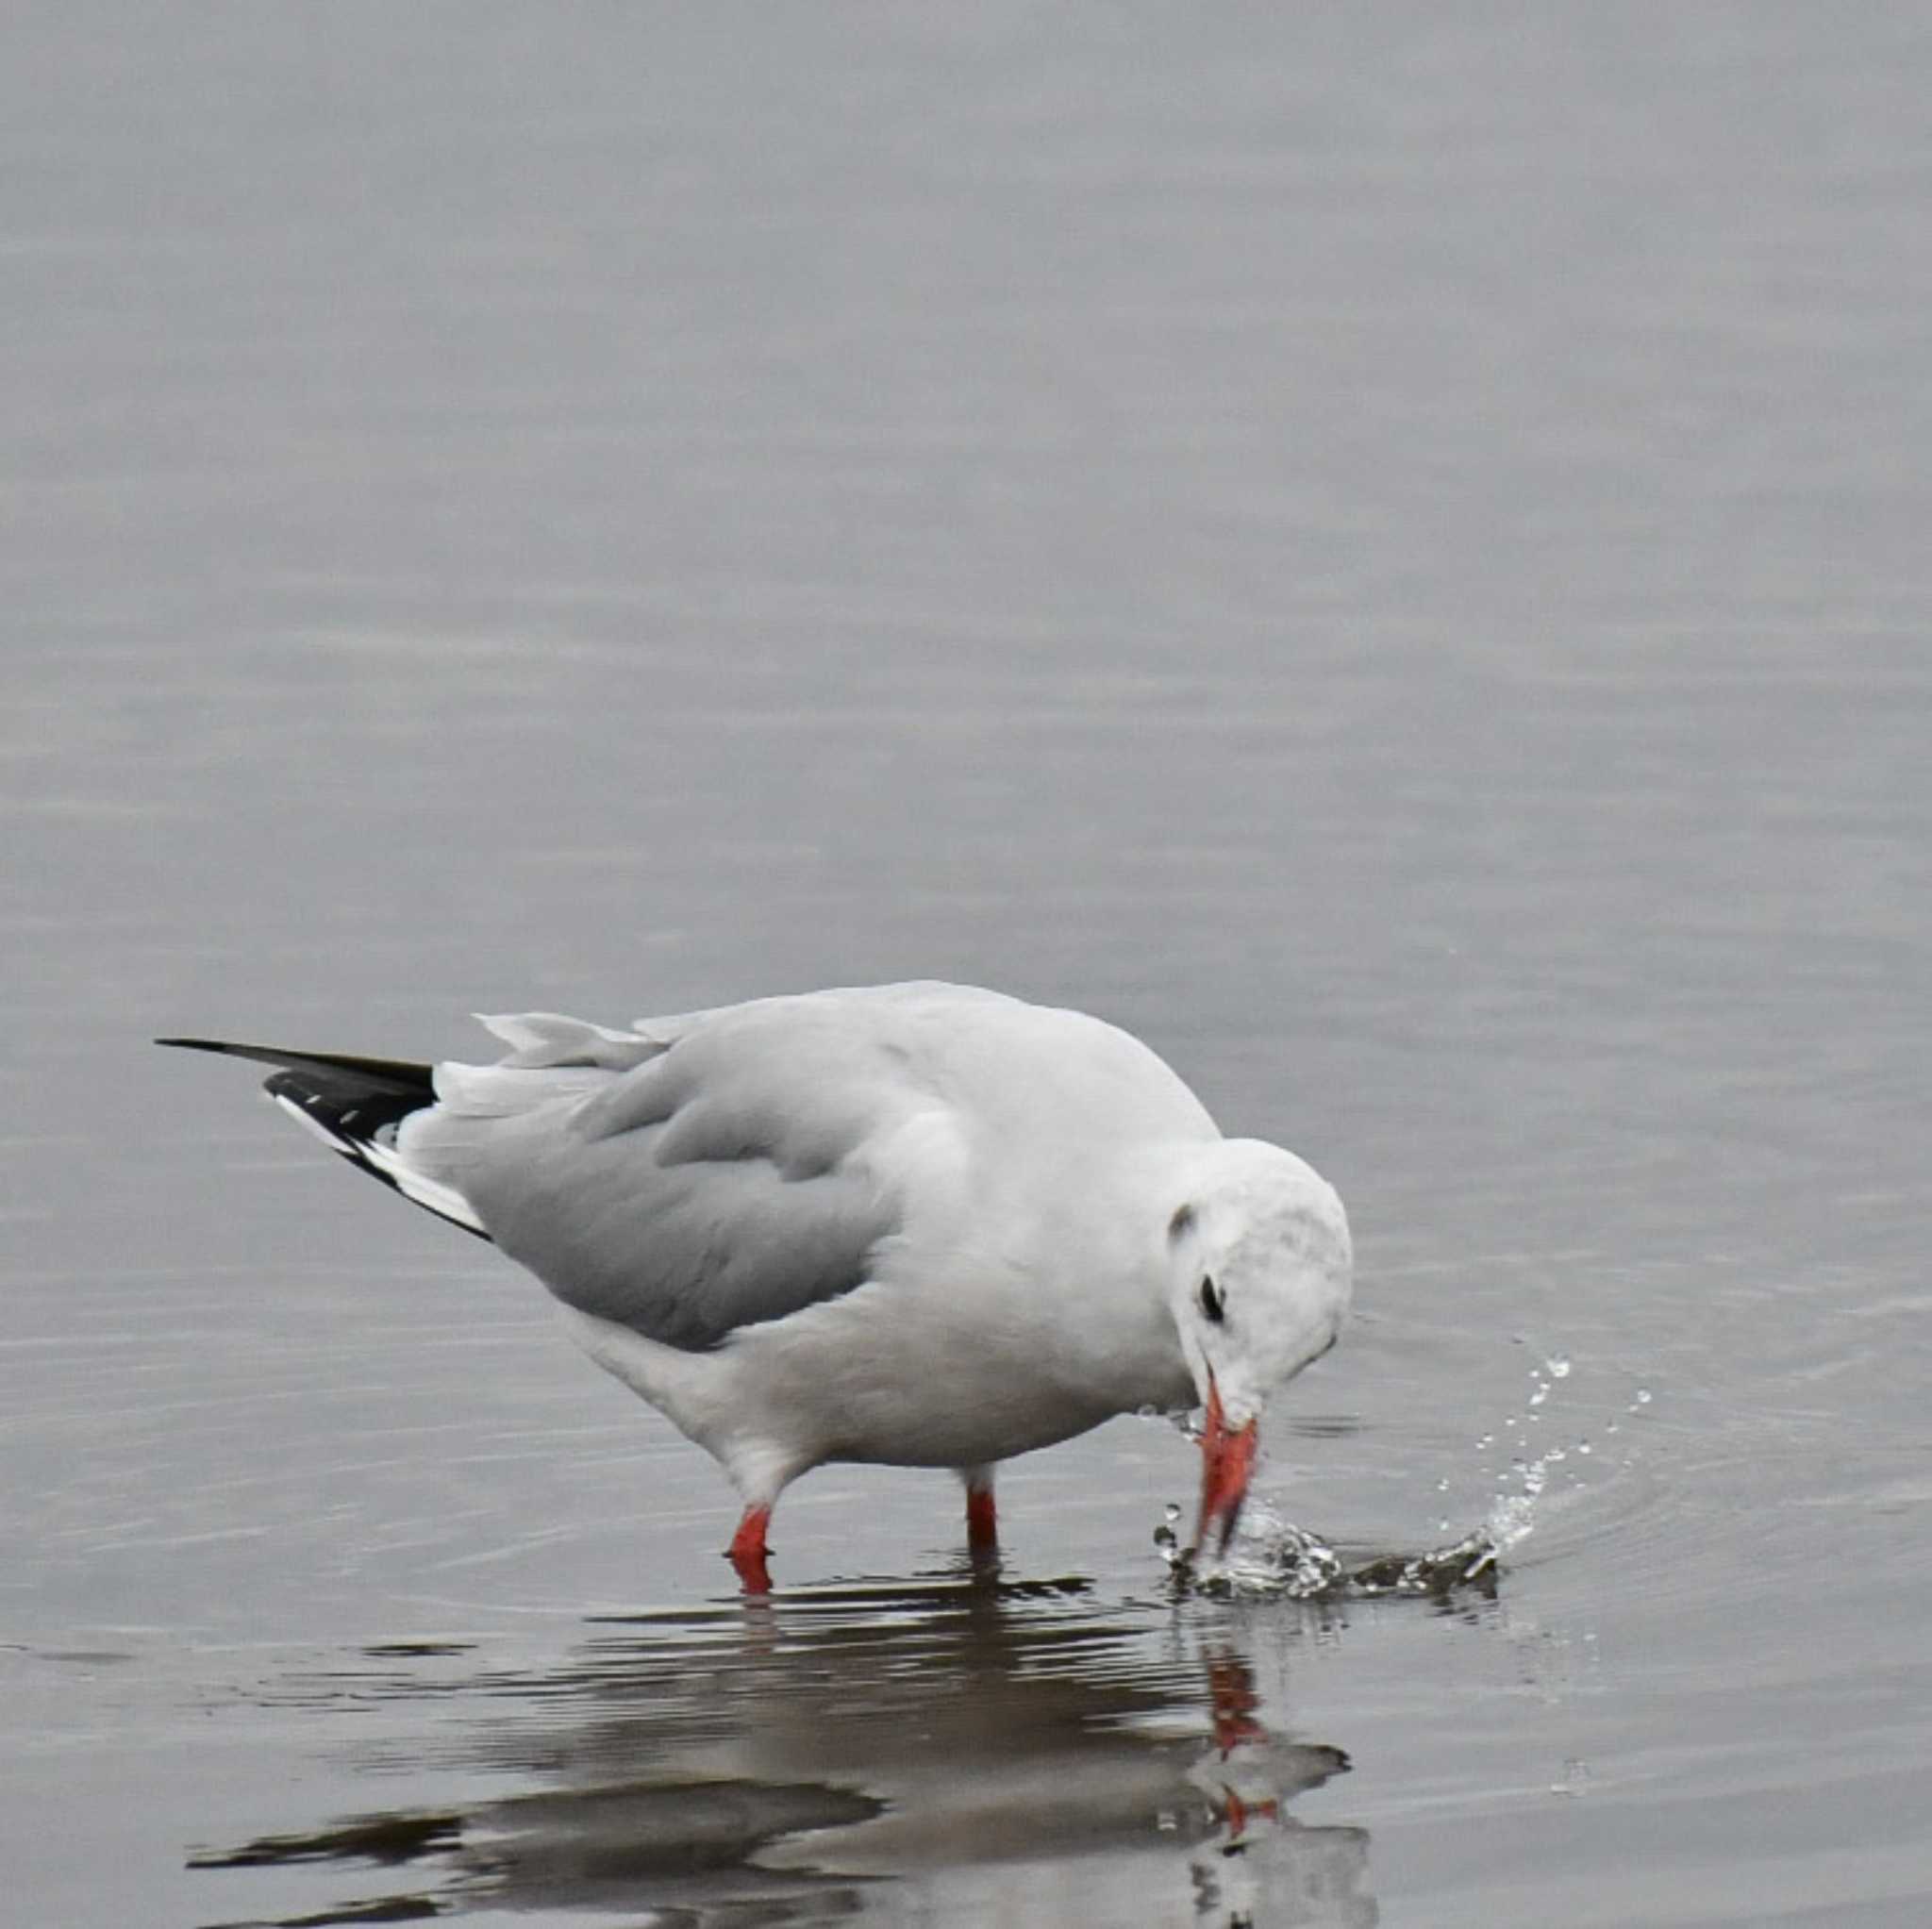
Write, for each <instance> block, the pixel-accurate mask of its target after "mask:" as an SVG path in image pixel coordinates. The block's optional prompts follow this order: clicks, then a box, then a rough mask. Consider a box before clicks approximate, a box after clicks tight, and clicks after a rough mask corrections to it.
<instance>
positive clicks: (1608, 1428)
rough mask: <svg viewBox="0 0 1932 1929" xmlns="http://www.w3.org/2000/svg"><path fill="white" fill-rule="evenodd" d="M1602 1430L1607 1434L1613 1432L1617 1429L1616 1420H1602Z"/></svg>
mask: <svg viewBox="0 0 1932 1929" xmlns="http://www.w3.org/2000/svg"><path fill="white" fill-rule="evenodd" d="M1604 1431H1605V1433H1607V1434H1613V1433H1615V1432H1616V1431H1617V1422H1615V1421H1614V1420H1609V1421H1606V1422H1604Z"/></svg>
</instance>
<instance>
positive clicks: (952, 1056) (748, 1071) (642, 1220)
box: [157, 982, 1353, 1593]
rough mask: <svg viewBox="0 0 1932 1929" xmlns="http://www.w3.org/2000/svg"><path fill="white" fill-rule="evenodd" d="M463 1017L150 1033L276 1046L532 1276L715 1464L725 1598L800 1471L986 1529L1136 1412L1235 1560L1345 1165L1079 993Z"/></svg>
mask: <svg viewBox="0 0 1932 1929" xmlns="http://www.w3.org/2000/svg"><path fill="white" fill-rule="evenodd" d="M481 1022H482V1023H483V1024H484V1025H485V1026H487V1027H488V1029H489V1030H490V1031H491V1033H493V1034H494V1035H495V1037H496V1038H497V1039H499V1040H500V1041H501V1043H502V1044H503V1045H505V1046H507V1047H508V1052H507V1053H506V1054H505V1055H504V1056H502V1057H500V1058H499V1059H498V1060H497V1061H496V1062H495V1063H493V1064H488V1065H471V1064H462V1063H443V1064H439V1065H436V1066H434V1067H431V1066H428V1065H421V1064H413V1063H408V1062H406V1061H401V1060H393V1059H387V1058H371V1057H362V1056H350V1055H346V1054H341V1053H331V1052H298V1051H283V1050H280V1049H278V1048H275V1047H273V1046H263V1045H249V1044H238V1043H233V1042H229V1041H227V1040H224V1039H185V1038H177V1039H158V1040H157V1042H158V1043H160V1044H166V1045H180V1046H185V1047H188V1048H190V1049H192V1050H197V1051H205V1052H219V1053H225V1054H226V1055H228V1056H234V1057H240V1058H248V1059H255V1060H258V1061H260V1062H262V1063H266V1064H269V1065H272V1066H275V1068H276V1070H275V1075H274V1076H273V1077H271V1078H270V1079H269V1080H268V1081H267V1083H266V1089H267V1091H268V1092H269V1094H270V1095H271V1096H272V1097H273V1098H274V1099H275V1101H276V1102H277V1103H278V1104H279V1105H281V1106H283V1107H284V1108H286V1109H287V1110H288V1111H290V1112H291V1113H292V1114H293V1115H294V1117H295V1118H296V1119H298V1120H299V1121H301V1122H302V1123H304V1124H305V1125H307V1126H308V1127H309V1128H310V1129H311V1130H313V1131H314V1132H315V1133H316V1134H317V1136H319V1137H320V1138H321V1139H323V1141H324V1142H325V1144H326V1145H328V1146H329V1147H330V1148H331V1149H332V1150H333V1151H335V1152H337V1153H340V1154H341V1156H343V1157H344V1158H346V1159H348V1160H350V1161H351V1162H352V1163H353V1164H355V1165H357V1166H358V1167H359V1168H360V1169H361V1170H362V1171H364V1172H368V1173H370V1174H371V1175H372V1176H374V1177H375V1178H378V1179H381V1180H383V1181H384V1182H385V1183H386V1184H388V1185H390V1186H391V1187H393V1188H394V1189H396V1190H397V1191H399V1192H401V1193H402V1194H403V1195H404V1196H405V1197H406V1198H408V1199H409V1200H411V1201H413V1202H414V1203H415V1204H416V1205H418V1206H424V1207H425V1208H426V1209H427V1210H429V1211H431V1212H433V1213H436V1214H438V1215H439V1216H440V1217H441V1218H443V1219H446V1220H448V1221H450V1222H453V1223H454V1224H456V1225H458V1226H461V1227H462V1228H464V1230H466V1231H468V1232H471V1233H475V1234H476V1235H478V1236H479V1237H481V1238H483V1239H490V1240H492V1241H493V1242H494V1243H495V1244H496V1245H498V1246H500V1247H501V1248H502V1249H503V1251H504V1252H505V1253H507V1254H508V1256H510V1257H511V1258H512V1259H515V1260H517V1261H519V1262H520V1263H521V1264H522V1265H523V1266H525V1267H526V1268H527V1269H528V1270H529V1271H530V1272H533V1273H535V1274H536V1276H537V1277H538V1278H539V1279H540V1280H541V1282H542V1283H543V1284H544V1286H546V1287H547V1288H548V1289H550V1291H551V1293H552V1294H553V1295H554V1296H555V1298H556V1300H557V1302H558V1306H559V1307H560V1309H561V1311H562V1314H563V1317H564V1320H565V1322H567V1324H568V1325H569V1327H570V1329H571V1331H572V1334H573V1336H574V1337H575V1339H576V1340H577V1341H578V1342H579V1343H580V1344H581V1345H582V1347H583V1348H584V1350H585V1351H586V1352H587V1353H588V1354H589V1355H590V1356H591V1358H592V1359H593V1360H595V1361H596V1362H597V1364H598V1365H600V1366H602V1367H604V1368H606V1369H607V1370H608V1372H611V1373H614V1374H615V1375H616V1376H617V1377H618V1378H619V1379H620V1380H622V1381H624V1383H625V1385H626V1386H628V1387H630V1388H632V1389H634V1390H635V1391H636V1392H638V1393H639V1394H641V1396H642V1397H643V1398H644V1399H645V1400H647V1401H648V1402H649V1403H650V1404H651V1405H653V1406H655V1407H657V1408H658V1410H659V1411H660V1412H662V1413H663V1414H665V1415H666V1416H668V1418H669V1419H670V1420H671V1422H672V1423H673V1424H674V1425H675V1426H676V1427H677V1428H678V1430H679V1431H680V1432H682V1433H683V1434H684V1435H685V1436H686V1437H687V1438H690V1439H691V1440H693V1441H695V1442H696V1443H697V1444H698V1445H699V1446H701V1447H703V1448H705V1449H706V1450H707V1451H708V1453H710V1454H711V1455H713V1456H714V1457H715V1458H716V1459H717V1460H718V1461H719V1462H720V1464H721V1465H722V1466H723V1468H724V1472H725V1473H726V1474H727V1475H728V1476H729V1477H730V1479H731V1481H732V1483H733V1485H734V1486H735V1487H736V1488H737V1489H738V1492H739V1495H740V1497H741V1500H742V1502H743V1513H742V1515H741V1519H740V1522H739V1525H738V1530H737V1532H736V1534H735V1535H734V1536H733V1538H732V1540H731V1544H730V1547H729V1549H728V1550H727V1552H728V1555H729V1557H730V1559H731V1561H732V1564H733V1566H734V1568H735V1569H736V1571H737V1573H738V1576H739V1579H740V1581H741V1585H742V1587H743V1588H744V1589H745V1590H746V1591H747V1592H751V1593H763V1592H767V1591H769V1589H770V1587H771V1576H770V1570H769V1566H768V1554H769V1545H768V1539H767V1532H768V1528H769V1525H770V1522H771V1517H772V1510H773V1508H774V1506H775V1505H776V1504H777V1501H778V1497H779V1495H780V1494H781V1493H782V1492H783V1491H784V1490H785V1488H787V1487H788V1486H790V1485H791V1482H792V1481H794V1480H796V1479H797V1478H798V1477H799V1476H800V1475H801V1474H803V1473H805V1472H808V1471H809V1470H810V1469H812V1468H814V1467H818V1466H822V1465H824V1464H826V1463H827V1462H833V1461H855V1462H871V1463H877V1464H887V1465H891V1466H908V1467H933V1468H949V1469H952V1470H954V1471H955V1472H957V1473H958V1476H959V1477H960V1479H961V1480H962V1481H963V1482H964V1484H965V1488H966V1518H967V1533H968V1540H969V1544H970V1545H971V1546H972V1547H973V1548H974V1550H975V1551H979V1552H982V1553H984V1552H989V1551H991V1549H992V1548H994V1547H995V1546H996V1545H997V1534H998V1528H997V1519H996V1514H995V1507H994V1500H993V1478H994V1470H995V1469H996V1467H997V1466H998V1464H999V1463H1000V1462H1001V1461H1003V1460H1008V1459H1010V1458H1012V1457H1013V1456H1014V1455H1019V1454H1025V1453H1030V1452H1032V1451H1033V1450H1034V1449H1036V1448H1040V1447H1047V1446H1051V1445H1053V1444H1055V1443H1056V1442H1058V1441H1060V1440H1065V1439H1070V1438H1073V1437H1074V1435H1076V1434H1081V1433H1084V1432H1086V1431H1087V1430H1088V1429H1089V1428H1091V1427H1094V1426H1097V1425H1099V1424H1100V1423H1101V1422H1104V1421H1107V1420H1110V1419H1112V1418H1113V1417H1114V1416H1116V1415H1118V1414H1123V1413H1133V1412H1136V1411H1141V1410H1145V1409H1149V1408H1152V1409H1155V1410H1158V1411H1167V1410H1174V1409H1177V1408H1181V1407H1191V1406H1198V1407H1200V1408H1202V1409H1203V1411H1204V1420H1203V1423H1202V1425H1201V1428H1200V1434H1199V1438H1200V1444H1201V1452H1202V1479H1201V1504H1200V1514H1199V1524H1198V1527H1197V1530H1196V1540H1197V1542H1198V1543H1199V1544H1201V1545H1203V1546H1205V1545H1208V1543H1209V1541H1210V1539H1211V1540H1212V1541H1213V1543H1214V1544H1215V1545H1216V1546H1217V1547H1218V1548H1220V1549H1225V1547H1226V1544H1227V1541H1228V1539H1229V1538H1230V1536H1231V1535H1232V1533H1233V1531H1234V1526H1235V1522H1236V1519H1237V1517H1238V1515H1239V1513H1240V1511H1241V1503H1242V1501H1243V1499H1244V1497H1245V1495H1246V1493H1247V1489H1248V1484H1249V1480H1250V1477H1251V1475H1252V1472H1253V1468H1254V1462H1255V1455H1256V1452H1257V1439H1258V1430H1259V1422H1260V1417H1261V1413H1262V1410H1263V1407H1264V1406H1265V1405H1266V1403H1267V1400H1268V1398H1269V1396H1270V1395H1271V1394H1272V1393H1273V1392H1274V1390H1275V1389H1277V1388H1279V1387H1281V1386H1283V1385H1284V1384H1286V1383H1287V1382H1288V1381H1290V1380H1291V1379H1292V1378H1293V1377H1294V1376H1295V1375H1296V1374H1297V1373H1299V1372H1301V1371H1302V1370H1303V1369H1304V1368H1305V1367H1307V1365H1309V1364H1310V1362H1312V1361H1314V1360H1316V1359H1318V1358H1320V1357H1321V1355H1323V1354H1324V1353H1325V1352H1327V1350H1328V1349H1329V1348H1330V1347H1331V1346H1332V1345H1334V1343H1335V1340H1336V1338H1337V1335H1338V1333H1339V1331H1340V1328H1341V1321H1342V1318H1343V1315H1344V1314H1345V1312H1346V1311H1347V1307H1348V1303H1349V1297H1350V1291H1351V1283H1352V1268H1353V1254H1352V1249H1351V1245H1350V1240H1349V1231H1348V1220H1347V1216H1346V1214H1345V1213H1344V1211H1343V1209H1342V1205H1341V1199H1340V1198H1339V1197H1338V1196H1337V1194H1336V1192H1335V1191H1334V1189H1333V1188H1331V1187H1330V1186H1329V1185H1328V1184H1327V1182H1326V1181H1325V1180H1324V1179H1323V1178H1322V1177H1321V1175H1320V1174H1319V1173H1318V1172H1315V1170H1314V1169H1313V1167H1311V1166H1309V1165H1308V1164H1307V1163H1306V1162H1305V1161H1304V1160H1302V1159H1300V1158H1298V1157H1297V1156H1295V1155H1294V1154H1293V1153H1291V1152H1288V1151H1285V1150H1284V1149H1283V1148H1282V1147H1280V1146H1277V1145H1272V1144H1269V1143H1267V1142H1266V1141H1264V1140H1260V1139H1227V1138H1224V1137H1223V1136H1222V1134H1221V1132H1220V1130H1219V1129H1218V1128H1217V1126H1216V1125H1215V1123H1214V1121H1213V1120H1212V1119H1211V1118H1210V1117H1209V1116H1208V1110H1207V1108H1206V1106H1203V1105H1202V1103H1201V1101H1200V1100H1199V1099H1198V1098H1196V1097H1195V1095H1194V1094H1193V1092H1192V1091H1191V1090H1190V1089H1189V1088H1188V1087H1187V1086H1186V1085H1185V1084H1184V1083H1183V1082H1182V1081H1181V1079H1180V1077H1179V1076H1178V1075H1177V1074H1176V1073H1174V1071H1172V1070H1171V1069H1170V1068H1169V1067H1168V1065H1167V1064H1166V1063H1165V1062H1164V1061H1163V1060H1162V1059H1161V1058H1160V1057H1158V1056H1157V1055H1156V1054H1155V1053H1154V1052H1153V1051H1152V1050H1151V1049H1150V1048H1149V1047H1148V1046H1146V1045H1144V1044H1142V1043H1141V1041H1140V1040H1139V1039H1136V1038H1134V1037H1132V1036H1131V1035H1130V1034H1129V1033H1127V1032H1125V1031H1123V1030H1121V1029H1119V1028H1118V1027H1116V1026H1114V1025H1111V1024H1108V1023H1105V1022H1104V1021H1103V1020H1101V1019H1098V1018H1093V1017H1090V1016H1088V1015H1087V1014H1085V1013H1082V1012H1078V1011H1072V1010H1062V1009H1056V1008H1051V1007H1047V1006H1038V1005H1032V1004H1028V1003H1025V1002H1024V1001H1023V1000H1021V999H1018V998H1012V997H1008V996H1007V995H1005V994H1003V993H1000V992H996V991H989V990H982V989H976V988H974V987H970V986H963V985H947V984H939V983H925V982H922V983H915V984H902V985H878V986H859V987H849V988H842V989H833V990H824V991H812V992H807V993H803V994H800V995H795V996H786V997H774V998H759V999H754V1000H752V1001H750V1002H748V1003H745V1004H740V1005H727V1006H718V1007H716V1008H714V1009H711V1010H706V1011H696V1012H688V1013H684V1014H682V1015H679V1016H675V1017H669V1018H649V1019H641V1020H639V1021H638V1022H637V1023H635V1024H633V1025H631V1026H629V1027H627V1028H623V1029H617V1028H610V1027H607V1026H604V1025H598V1024H592V1023H588V1022H586V1021H584V1020H582V1019H575V1018H565V1017H561V1016H559V1015H558V1014H556V1013H552V1012H525V1013H520V1014H515V1015H510V1016H500V1017H485V1018H483V1019H482V1021H481Z"/></svg>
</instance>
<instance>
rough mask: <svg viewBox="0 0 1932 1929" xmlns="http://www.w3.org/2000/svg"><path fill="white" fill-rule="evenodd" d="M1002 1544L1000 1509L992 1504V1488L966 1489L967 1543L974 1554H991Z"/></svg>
mask: <svg viewBox="0 0 1932 1929" xmlns="http://www.w3.org/2000/svg"><path fill="white" fill-rule="evenodd" d="M999 1544H1000V1522H999V1511H998V1509H997V1508H996V1507H994V1505H993V1504H992V1488H990V1487H987V1488H967V1490H966V1545H967V1546H968V1547H970V1548H971V1549H972V1550H973V1552H974V1554H991V1553H992V1551H993V1550H994V1549H995V1548H996V1547H998V1545H999Z"/></svg>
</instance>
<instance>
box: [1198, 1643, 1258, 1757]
mask: <svg viewBox="0 0 1932 1929" xmlns="http://www.w3.org/2000/svg"><path fill="white" fill-rule="evenodd" d="M1260 1705H1261V1697H1260V1696H1259V1695H1257V1693H1256V1692H1255V1677H1254V1675H1253V1674H1252V1673H1250V1672H1249V1671H1248V1664H1247V1663H1246V1662H1245V1661H1243V1660H1241V1658H1240V1656H1239V1655H1210V1656H1209V1658H1208V1715H1209V1718H1210V1719H1211V1720H1212V1721H1213V1724H1214V1741H1215V1745H1216V1746H1217V1747H1218V1748H1219V1749H1220V1750H1221V1753H1222V1754H1224V1755H1226V1754H1230V1753H1231V1752H1232V1751H1233V1750H1235V1749H1237V1748H1239V1747H1240V1746H1241V1743H1242V1742H1244V1741H1261V1740H1265V1739H1266V1738H1267V1734H1268V1731H1267V1730H1266V1729H1265V1728H1264V1727H1262V1725H1261V1724H1260V1722H1258V1721H1256V1719H1255V1710H1256V1709H1257V1708H1258V1707H1259V1706H1260Z"/></svg>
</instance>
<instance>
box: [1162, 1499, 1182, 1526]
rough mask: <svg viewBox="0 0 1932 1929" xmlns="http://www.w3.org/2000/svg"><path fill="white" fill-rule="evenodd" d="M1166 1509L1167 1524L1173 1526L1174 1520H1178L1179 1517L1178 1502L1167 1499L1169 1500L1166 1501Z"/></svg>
mask: <svg viewBox="0 0 1932 1929" xmlns="http://www.w3.org/2000/svg"><path fill="white" fill-rule="evenodd" d="M1166 1511H1167V1522H1168V1525H1169V1526H1170V1527H1171V1526H1173V1525H1174V1522H1176V1521H1178V1520H1179V1519H1180V1517H1181V1510H1180V1505H1179V1504H1178V1503H1177V1502H1174V1501H1169V1502H1168V1504H1167V1510H1166Z"/></svg>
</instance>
